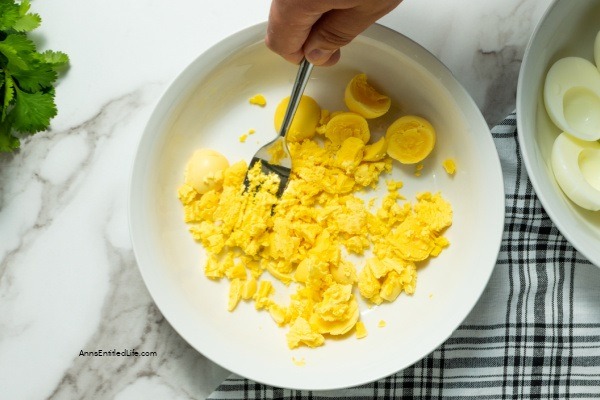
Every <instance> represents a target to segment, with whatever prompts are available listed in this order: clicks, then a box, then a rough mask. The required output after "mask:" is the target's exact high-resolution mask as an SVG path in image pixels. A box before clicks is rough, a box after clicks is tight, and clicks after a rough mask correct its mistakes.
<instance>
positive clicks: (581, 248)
mask: <svg viewBox="0 0 600 400" xmlns="http://www.w3.org/2000/svg"><path fill="white" fill-rule="evenodd" d="M565 3H566V2H565V1H561V0H554V1H553V2H552V4H550V6H548V8H547V9H546V11H545V12H544V14H543V16H542V18H541V19H540V20H539V21H538V23H537V24H536V26H535V28H534V30H533V33H532V34H531V36H530V38H529V41H528V43H527V46H526V47H525V52H524V53H523V54H524V55H523V62H522V63H521V67H520V69H519V78H518V81H517V98H516V113H517V137H518V142H519V149H520V151H521V157H522V159H523V163H524V165H525V169H526V170H527V176H528V178H529V181H530V182H531V186H532V187H533V190H534V192H535V195H536V196H537V198H538V200H539V201H540V203H541V205H542V207H543V209H544V211H545V212H546V214H547V215H548V217H549V218H550V220H551V221H552V223H553V224H554V225H555V226H556V228H557V229H558V230H559V232H560V233H561V234H562V235H563V236H564V238H565V239H566V240H567V241H568V242H569V243H570V244H571V245H572V246H573V247H574V248H575V249H576V250H577V251H578V252H579V253H581V254H582V255H583V256H584V257H585V258H586V259H587V260H588V261H589V262H590V263H592V264H594V265H595V266H597V267H599V268H600V258H599V259H598V260H596V258H597V257H598V255H599V254H600V253H598V252H597V251H595V252H594V249H593V248H588V246H585V245H584V244H583V243H582V239H583V238H584V237H582V236H581V234H580V231H579V230H578V229H576V228H573V227H576V226H577V225H571V226H569V224H568V223H567V221H566V219H565V220H563V219H562V218H560V215H559V213H560V212H559V211H557V209H561V208H562V207H560V206H558V207H555V206H556V205H557V204H556V203H554V202H553V201H552V200H551V197H552V196H549V195H547V194H546V193H545V192H544V191H543V190H542V183H541V182H540V180H539V178H538V177H537V175H535V174H534V172H535V169H534V167H535V163H536V160H537V157H536V155H535V154H533V151H530V150H535V147H534V148H533V149H529V148H528V147H527V143H528V140H527V137H526V135H532V134H533V135H535V134H536V132H526V129H525V122H524V121H525V117H524V115H523V114H525V108H526V107H527V106H528V104H525V103H524V99H523V93H524V91H525V86H526V82H528V78H529V77H528V76H527V75H528V74H527V72H528V70H529V68H530V67H529V65H530V64H532V63H534V62H535V60H533V59H531V57H530V54H531V52H532V49H534V46H535V45H536V40H537V38H538V36H539V35H540V32H542V31H543V29H545V26H546V25H545V24H546V21H547V20H548V18H549V17H550V16H552V15H553V13H554V12H556V9H557V8H558V7H559V6H561V5H562V4H565ZM536 89H537V88H536ZM540 179H543V178H540ZM549 179H554V178H553V177H549Z"/></svg>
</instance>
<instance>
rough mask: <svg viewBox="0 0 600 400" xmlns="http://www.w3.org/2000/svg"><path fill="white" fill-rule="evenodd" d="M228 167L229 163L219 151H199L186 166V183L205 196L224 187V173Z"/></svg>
mask: <svg viewBox="0 0 600 400" xmlns="http://www.w3.org/2000/svg"><path fill="white" fill-rule="evenodd" d="M227 167H229V161H227V158H225V156H224V155H222V154H221V153H219V152H218V151H215V150H211V149H204V148H202V149H198V150H196V151H195V152H194V154H192V157H190V159H189V161H188V163H187V165H186V168H185V183H187V184H188V185H190V186H192V187H193V188H194V189H195V190H196V191H197V192H198V193H200V194H204V193H206V192H208V191H210V190H213V189H216V188H219V187H220V186H221V185H223V171H224V170H225V169H226V168H227Z"/></svg>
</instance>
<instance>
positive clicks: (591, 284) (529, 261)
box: [209, 114, 600, 400]
mask: <svg viewBox="0 0 600 400" xmlns="http://www.w3.org/2000/svg"><path fill="white" fill-rule="evenodd" d="M516 132H517V128H516V117H515V114H511V115H509V116H508V117H507V118H506V119H505V120H504V121H503V122H502V123H501V124H499V125H498V126H496V127H494V128H493V129H492V135H493V138H494V141H495V144H496V147H497V149H498V152H499V154H500V160H501V163H502V170H503V172H504V186H505V192H506V220H505V229H504V235H503V238H502V245H501V249H500V254H499V256H498V261H497V263H496V267H495V269H494V272H493V274H492V277H491V279H490V282H489V284H488V287H487V288H486V290H485V292H484V293H483V296H482V298H481V299H480V300H479V302H478V303H477V305H476V306H475V308H474V309H473V311H472V312H471V314H470V315H469V316H468V317H467V319H466V320H465V321H464V323H463V325H462V326H460V327H459V328H458V330H457V331H456V332H455V333H454V334H453V335H452V336H451V337H450V338H449V339H448V340H447V341H446V342H445V343H444V344H443V345H442V346H440V347H439V348H438V349H436V350H435V351H434V352H433V353H431V354H430V355H429V356H427V357H426V358H424V359H423V360H421V361H419V362H417V363H416V364H414V365H413V366H411V367H409V368H407V369H405V370H403V371H401V372H398V373H396V374H394V375H392V376H389V377H387V378H384V379H382V380H379V381H376V382H372V383H370V384H366V385H362V386H358V387H355V388H350V389H343V390H335V391H327V392H309V391H297V390H288V389H280V388H274V387H270V386H265V385H262V384H258V383H256V382H253V381H250V380H248V379H244V378H241V377H239V376H236V375H232V376H230V377H229V378H228V379H227V380H225V382H223V383H222V384H221V385H220V386H219V387H218V388H217V390H216V391H215V392H214V393H212V394H211V396H210V397H209V398H210V399H282V400H287V399H290V400H291V399H313V400H317V399H365V400H366V399H384V398H386V399H391V398H401V399H453V398H456V399H600V269H598V268H596V267H594V266H593V265H591V264H590V263H589V262H588V261H587V260H586V259H585V258H583V256H582V255H580V254H579V253H578V252H577V251H576V250H575V249H574V248H573V247H572V246H571V245H570V244H569V243H568V242H567V241H566V240H565V239H564V238H563V237H562V235H561V234H560V233H559V232H558V230H557V229H556V227H555V226H554V225H553V224H552V222H551V221H550V219H549V218H548V216H547V215H546V213H545V212H544V210H543V209H542V206H541V205H540V203H539V201H538V199H537V198H536V196H535V194H534V192H533V189H532V187H531V184H530V182H529V180H528V177H527V172H526V170H525V167H524V165H523V162H522V160H521V155H520V153H519V147H518V144H517V134H516ZM599 245H600V242H599Z"/></svg>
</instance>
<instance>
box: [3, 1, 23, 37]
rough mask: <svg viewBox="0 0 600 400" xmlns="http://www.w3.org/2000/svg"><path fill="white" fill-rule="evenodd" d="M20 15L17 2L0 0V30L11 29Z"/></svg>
mask: <svg viewBox="0 0 600 400" xmlns="http://www.w3.org/2000/svg"><path fill="white" fill-rule="evenodd" d="M20 17H21V15H20V13H19V6H18V5H17V4H15V3H14V2H12V3H11V2H8V1H0V31H8V30H10V29H12V27H13V26H14V25H15V23H16V22H17V20H18V19H19V18H20Z"/></svg>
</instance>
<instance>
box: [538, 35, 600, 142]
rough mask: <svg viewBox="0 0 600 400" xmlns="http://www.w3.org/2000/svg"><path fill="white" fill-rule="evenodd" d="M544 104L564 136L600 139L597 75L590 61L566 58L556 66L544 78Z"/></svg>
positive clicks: (598, 75) (599, 91)
mask: <svg viewBox="0 0 600 400" xmlns="http://www.w3.org/2000/svg"><path fill="white" fill-rule="evenodd" d="M597 43H598V40H596V44H597ZM596 47H597V46H596ZM544 103H545V105H546V111H548V115H549V116H550V119H552V122H554V124H555V125H556V126H557V127H558V128H560V129H561V130H562V131H563V132H567V133H570V134H571V135H573V136H575V137H577V138H579V139H582V140H598V139H600V71H599V70H598V68H596V66H595V65H594V64H593V63H591V62H590V61H588V60H586V59H584V58H580V57H565V58H562V59H560V60H558V61H557V62H555V63H554V64H553V65H552V67H551V68H550V70H549V71H548V74H547V75H546V81H545V84H544Z"/></svg>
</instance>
